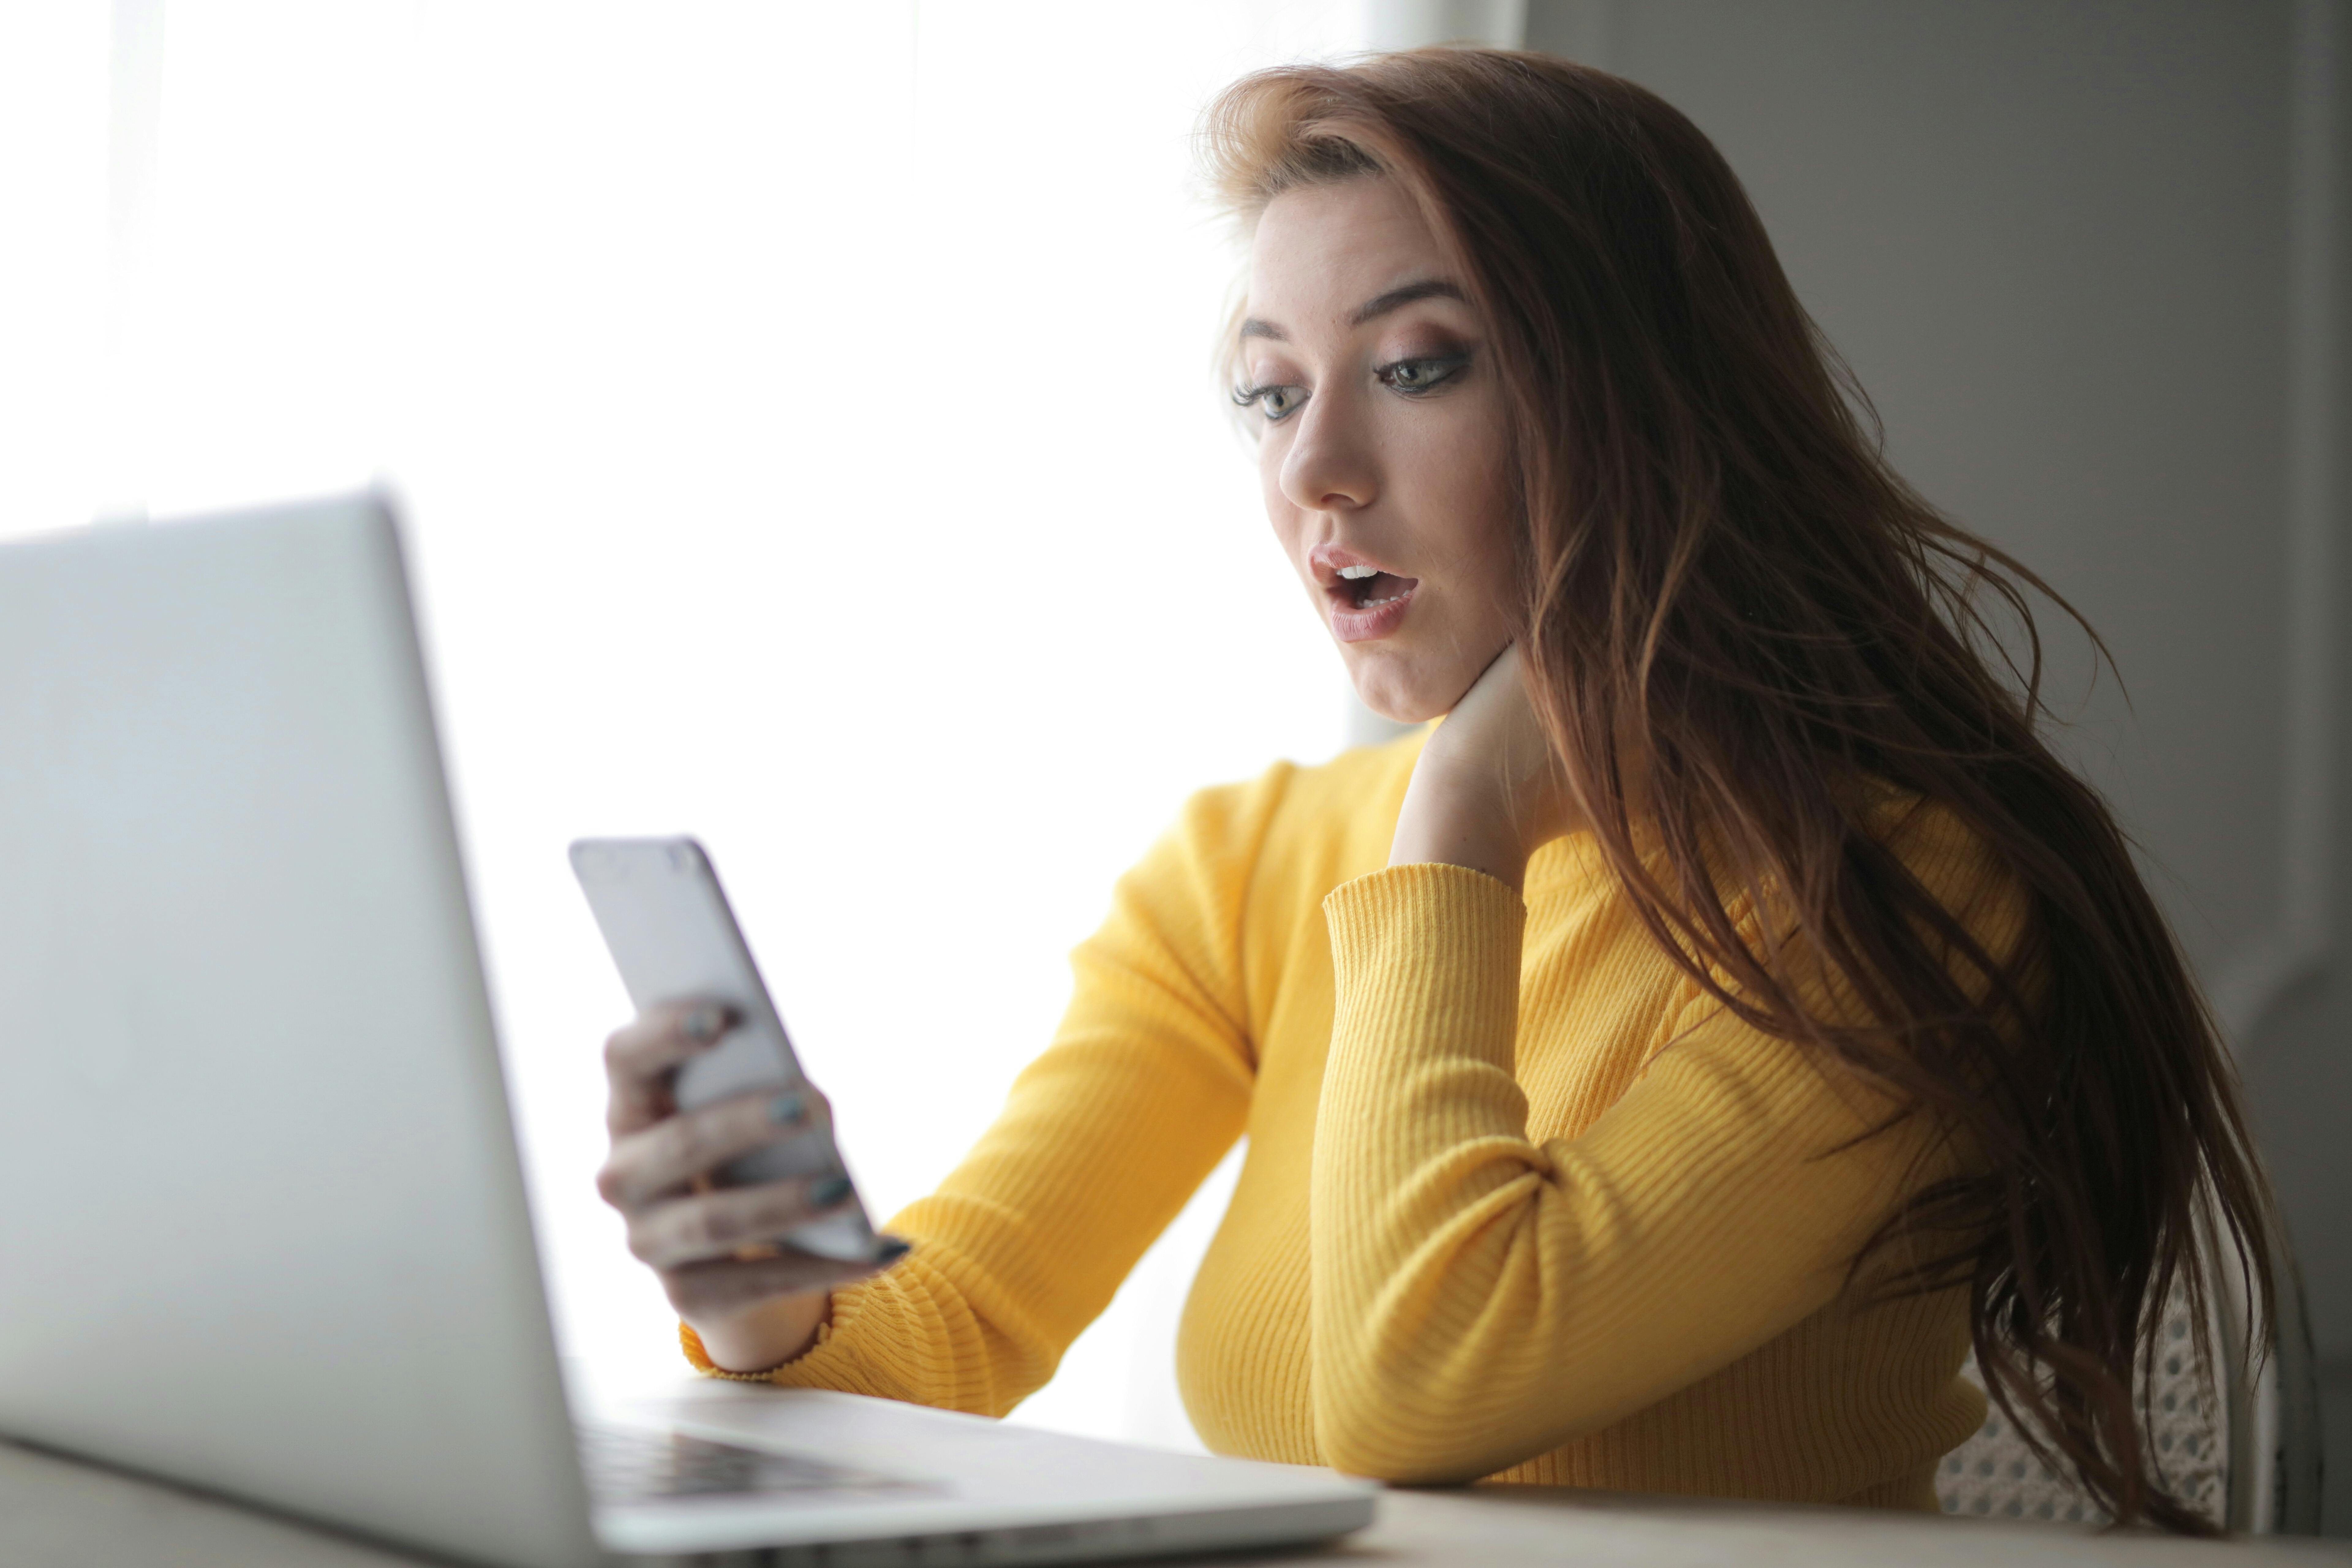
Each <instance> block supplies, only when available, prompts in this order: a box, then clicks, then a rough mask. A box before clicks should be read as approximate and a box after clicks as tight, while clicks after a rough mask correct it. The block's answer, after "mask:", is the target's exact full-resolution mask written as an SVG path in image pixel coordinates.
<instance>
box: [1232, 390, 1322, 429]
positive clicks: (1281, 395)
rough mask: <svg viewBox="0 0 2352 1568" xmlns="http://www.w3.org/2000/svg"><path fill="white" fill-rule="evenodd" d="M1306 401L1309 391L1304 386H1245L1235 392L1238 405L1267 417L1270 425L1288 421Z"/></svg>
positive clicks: (1235, 400) (1266, 420)
mask: <svg viewBox="0 0 2352 1568" xmlns="http://www.w3.org/2000/svg"><path fill="white" fill-rule="evenodd" d="M1306 401H1307V389H1306V388H1305V387H1303V386H1243V387H1236V388H1235V389H1234V403H1235V404H1236V405H1239V406H1241V407H1243V408H1255V409H1256V410H1257V411H1258V412H1259V413H1260V414H1263V415H1265V422H1266V423H1267V424H1269V425H1275V424H1279V423H1280V422H1281V421H1283V420H1285V419H1287V418H1288V417H1290V416H1291V415H1292V413H1294V412H1295V411H1296V410H1297V407H1298V405H1300V404H1302V403H1304V402H1306Z"/></svg>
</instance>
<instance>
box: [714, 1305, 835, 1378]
mask: <svg viewBox="0 0 2352 1568" xmlns="http://www.w3.org/2000/svg"><path fill="white" fill-rule="evenodd" d="M832 1315H833V1292H831V1291H830V1290H817V1291H812V1292H810V1293H808V1294H805V1295H798V1296H782V1297H777V1298H775V1299H773V1300H766V1301H762V1302H761V1303H760V1304H759V1305H758V1306H756V1307H754V1308H752V1309H751V1310H749V1311H746V1312H736V1313H730V1314H729V1315H728V1316H727V1317H724V1318H719V1319H714V1320H710V1321H699V1322H698V1321H694V1320H693V1319H688V1320H687V1326H688V1327H689V1328H691V1329H692V1330H693V1331H694V1337H695V1338H696V1339H698V1340H699V1341H701V1342H702V1353H703V1354H705V1355H707V1356H709V1358H710V1364H711V1365H712V1366H713V1367H715V1368H717V1369H718V1370H719V1371H720V1372H730V1373H760V1372H768V1371H771V1370H772V1369H774V1368H776V1367H779V1366H782V1365H783V1364H784V1363H786V1362H793V1361H798V1360H799V1359H800V1358H801V1357H802V1356H803V1355H806V1354H807V1353H808V1352H809V1351H810V1349H811V1348H812V1347H814V1345H815V1343H816V1338H817V1331H818V1330H819V1329H821V1328H822V1327H823V1326H824V1322H825V1320H826V1319H828V1318H830V1317H831V1316H832Z"/></svg>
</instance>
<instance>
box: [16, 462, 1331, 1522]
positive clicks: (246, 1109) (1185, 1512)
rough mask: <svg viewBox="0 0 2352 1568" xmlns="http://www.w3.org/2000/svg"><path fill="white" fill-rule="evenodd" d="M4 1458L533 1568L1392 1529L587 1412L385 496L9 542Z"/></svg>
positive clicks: (1219, 1466)
mask: <svg viewBox="0 0 2352 1568" xmlns="http://www.w3.org/2000/svg"><path fill="white" fill-rule="evenodd" d="M550 844H551V848H550V851H549V853H550V854H551V856H552V855H555V854H557V853H558V850H559V848H560V846H557V844H556V841H555V840H553V839H551V840H550ZM559 864H560V862H559ZM0 1019H5V1021H6V1023H5V1028H6V1043H5V1047H0V1051H5V1058H6V1065H5V1084H6V1088H5V1092H0V1186H5V1191H6V1193H7V1194H8V1196H7V1198H6V1200H5V1203H0V1434H5V1435H6V1436H13V1437H16V1438H18V1439H21V1440H25V1441H28V1442H33V1443H37V1444H40V1445H44V1446H47V1447H54V1448H57V1449H60V1450H63V1451H67V1452H70V1453H75V1454H80V1455H86V1456H89V1457H91V1458H97V1459H100V1460H104V1461H107V1462H109V1463H111V1464H116V1465H120V1466H123V1467H126V1468H132V1469H136V1470H141V1471H145V1472H149V1473H152V1474H153V1475H157V1476H161V1477H165V1478H169V1479H172V1480H174V1481H177V1482H181V1483H184V1484H188V1485H192V1486H195V1487H198V1488H203V1489H210V1490H215V1491H217V1492H221V1493H225V1494H228V1495H230V1496H234V1497H236V1498H240V1499H244V1500H250V1501H254V1502H257V1503H261V1504H265V1505H268V1506H270V1507H273V1508H277V1509H281V1510H289V1511H291V1512H294V1513H298V1514H301V1515H304V1516H307V1517H310V1518H311V1519H315V1520H319V1521H325V1522H328V1523H331V1524H333V1525H336V1526H339V1527H341V1528H343V1529H347V1530H351V1531H360V1532H362V1533H366V1534H370V1535H374V1536H378V1537H382V1538H384V1539H387V1540H390V1541H394V1542H404V1543H408V1544H411V1545H414V1546H417V1547H422V1548H425V1549H427V1550H430V1551H434V1552H443V1553H447V1554H451V1555H454V1556H457V1557H459V1558H463V1559H467V1560H469V1561H475V1562H480V1563H500V1564H530V1565H532V1568H556V1565H559V1564H566V1565H568V1564H575V1563H592V1562H600V1561H604V1560H606V1559H607V1554H620V1555H637V1554H643V1555H647V1556H656V1557H677V1556H686V1555H689V1554H696V1553H704V1552H729V1551H738V1550H750V1551H752V1552H754V1553H755V1560H760V1561H772V1562H779V1563H791V1562H800V1561H812V1562H815V1561H824V1562H845V1561H856V1562H858V1563H867V1562H874V1563H888V1562H899V1561H905V1562H918V1561H919V1562H922V1563H953V1562H1001V1563H1043V1562H1051V1561H1065V1560H1074V1559H1086V1558H1102V1557H1115V1556H1124V1555H1133V1554H1140V1553H1165V1552H1180V1551H1187V1550H1192V1549H1196V1548H1197V1549H1206V1548H1213V1547H1232V1546H1237V1545H1244V1544H1253V1543H1260V1542H1283V1541H1300V1540H1311V1539H1316V1538H1319V1537H1325V1536H1330V1535H1336V1534H1339V1533H1342V1532H1344V1531H1349V1530H1351V1529H1353V1528H1355V1527H1357V1526H1359V1525H1361V1524H1364V1523H1366V1522H1368V1521H1370V1518H1371V1514H1372V1508H1373V1497H1372V1495H1371V1490H1370V1488H1368V1487H1365V1486H1362V1485H1360V1484H1358V1483H1355V1482H1352V1481H1348V1480H1344V1479H1339V1478H1336V1477H1333V1476H1331V1475H1328V1474H1327V1473H1325V1472H1322V1471H1318V1470H1312V1469H1304V1468H1291V1467H1286V1466H1276V1465H1258V1464H1250V1463H1245V1462H1243V1461H1239V1460H1230V1459H1213V1458H1192V1457H1189V1456H1183V1455H1175V1454H1165V1453H1157V1452H1152V1451H1149V1450H1144V1449H1137V1448H1127V1447H1120V1446H1118V1445H1114V1444H1108V1443H1096V1442H1088V1441H1086V1440H1083V1439H1079V1438H1074V1437H1065V1436H1056V1435H1053V1434H1048V1433H1044V1432H1037V1431H1028V1430H1022V1429H1018V1428H1011V1427H1004V1426H998V1425H996V1424H994V1423H992V1422H987V1421H982V1420H979V1419H976V1418H973V1417H970V1416H963V1415H952V1414H948V1413H944V1412H939V1411H931V1410H924V1409H919V1408H917V1407H914V1406H911V1405H896V1404H891V1403H888V1402H886V1401H880V1400H871V1399H864V1398H859V1397H856V1396H854V1395H850V1394H824V1393H809V1392H796V1391H791V1390H782V1389H774V1388H769V1387H765V1386H758V1385H750V1384H731V1383H719V1382H709V1381H706V1382H698V1381H696V1380H694V1379H693V1378H691V1377H690V1376H683V1375H682V1376H681V1377H680V1379H679V1380H678V1381H677V1384H674V1385H665V1386H664V1388H663V1389H662V1390H660V1391H657V1392H655V1393H652V1394H640V1395H638V1396H636V1397H633V1398H631V1397H621V1398H604V1399H600V1400H598V1401H597V1402H596V1405H595V1407H594V1408H593V1409H591V1408H583V1409H578V1410H575V1409H572V1408H569V1407H568V1406H567V1404H566V1399H565V1391H564V1386H563V1382H562V1376H561V1374H560V1373H559V1369H558V1364H557V1360H556V1353H555V1346H554V1343H553V1341H552V1337H551V1331H550V1329H549V1324H548V1316H547V1310H546V1303H545V1300H544V1299H543V1297H542V1293H541V1277H540V1269H539V1265H538V1261H537V1258H536V1255H535V1253H534V1250H533V1246H532V1239H531V1228H530V1216H529V1215H528V1214H527V1213H526V1212H525V1208H524V1202H523V1188H522V1179H521V1173H520V1166H519V1163H518V1160H517V1157H516V1151H515V1145H514V1140H513V1133H512V1128H511V1124H510V1122H509V1118H508V1110H507V1101H506V1089H505V1086H504V1083H503V1081H502V1079H501V1077H500V1071H499V1058H498V1052H497V1048H496V1042H495V1040H494V1037H493V1035H492V1030H491V1022H490V1014H489V1010H488V1004H487V1002H486V999H485V995H484V989H483V982H482V975H481V968H480V963H479V959H478V954H477V950H476V946H475V941H474V931H473V923H472V915H471V911H470V908H469V905H468V902H467V891H466V879H465V874H464V870H463V868H462V867H461V865H460V864H459V860H458V855H457V839H456V835H455V832H454V828H453V825H452V822H451V818H450V809H449V804H448V796H447V793H446V788H445V786H444V783H443V776H442V770H441V761H440V756H439V753H438V750H437V747H436V740H435V732H434V723H433V714H432V709H431V704H430V702H429V700H428V698H427V692H426V687H425V677H424V671H423V666H422V661H421V658H420V654H419V649H418V647H417V641H416V635H415V627H414V622H413V620H412V618H411V616H410V612H409V602H408V595H407V590H406V586H405V580H404V574H403V569H402V562H401V547H400V540H399V534H398V531H397V529H396V527H395V525H394V520H393V518H392V516H391V513H390V510H389V509H388V508H387V506H386V505H385V503H384V502H383V500H381V499H380V498H377V497H373V496H365V495H362V496H356V497H352V498H348V499H341V500H329V501H321V502H317V503H313V504H306V505H300V506H290V507H285V508H279V509H276V510H266V511H253V512H247V513H242V514H238V515H233V516H223V517H217V518H212V519H207V520H199V521H191V522H184V523H171V524H154V525H142V524H124V525H113V526H103V527H97V528H90V529H85V530H79V531H72V532H69V533H64V534H57V535H50V536H47V537H42V538H37V539H27V540H22V541H18V542H11V543H7V544H5V545H0ZM575 1418H579V1419H577V1420H575Z"/></svg>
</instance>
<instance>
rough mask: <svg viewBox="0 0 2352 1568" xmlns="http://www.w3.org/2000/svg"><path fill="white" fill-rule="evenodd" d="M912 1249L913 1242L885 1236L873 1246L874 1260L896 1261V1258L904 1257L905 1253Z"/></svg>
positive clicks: (882, 1261) (878, 1261) (880, 1261)
mask: <svg viewBox="0 0 2352 1568" xmlns="http://www.w3.org/2000/svg"><path fill="white" fill-rule="evenodd" d="M914 1250H915V1244H914V1243H913V1242H911V1241H901V1240H899V1239H898V1237H895V1236H886V1237H883V1238H882V1239H881V1242H880V1243H879V1244H878V1245H877V1247H875V1248H874V1261H875V1262H877V1263H896V1262H898V1259H900V1258H904V1257H906V1256H907V1254H908V1253H910V1252H912V1251H914Z"/></svg>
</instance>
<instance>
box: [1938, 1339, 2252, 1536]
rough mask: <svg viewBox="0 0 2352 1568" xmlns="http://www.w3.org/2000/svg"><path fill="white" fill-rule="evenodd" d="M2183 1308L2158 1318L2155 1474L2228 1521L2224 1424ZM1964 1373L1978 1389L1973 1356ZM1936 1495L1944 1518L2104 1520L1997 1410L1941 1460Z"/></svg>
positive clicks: (2152, 1429) (2153, 1384) (2152, 1421)
mask: <svg viewBox="0 0 2352 1568" xmlns="http://www.w3.org/2000/svg"><path fill="white" fill-rule="evenodd" d="M2189 1328H2190V1320H2189V1309H2188V1306H2187V1304H2186V1303H2184V1302H2180V1301H2175V1302H2174V1303H2173V1304H2172V1306H2171V1308H2170V1309H2169V1310H2168V1311H2167V1312H2166V1313H2165V1315H2164V1323H2163V1327H2162V1328H2161V1329H2160V1330H2159V1331H2158V1340H2157V1346H2158V1349H2157V1355H2156V1363H2155V1365H2154V1366H2153V1367H2152V1368H2151V1369H2150V1372H2149V1376H2148V1381H2147V1388H2146V1390H2145V1393H2146V1394H2147V1418H2148V1422H2149V1427H2148V1432H2147V1437H2148V1441H2149V1442H2150V1443H2151V1444H2152V1445H2153V1446H2154V1448H2155V1451H2156V1465H2157V1468H2158V1472H2159V1473H2160V1474H2161V1475H2162V1476H2163V1477H2164V1479H2165V1481H2166V1483H2167V1485H2168V1487H2169V1488H2170V1489H2171V1491H2172V1493H2173V1495H2174V1496H2175V1497H2178V1498H2179V1499H2180V1500H2182V1501H2183V1502H2185V1503H2187V1504H2188V1505H2189V1507H2191V1508H2193V1509H2195V1510H2197V1511H2198V1512H2200V1513H2201V1514H2203V1515H2205V1516H2206V1517H2207V1518H2208V1519H2210V1520H2211V1521H2213V1522H2214V1523H2215V1524H2216V1525H2223V1524H2226V1523H2227V1522H2228V1514H2229V1499H2230V1476H2229V1452H2230V1443H2229V1421H2228V1416H2227V1415H2226V1414H2225V1412H2224V1409H2223V1406H2222V1405H2221V1401H2220V1399H2219V1398H2218V1397H2217V1395H2216V1393H2215V1391H2214V1389H2213V1388H2212V1387H2211V1386H2210V1384H2209V1382H2208V1380H2207V1379H2206V1378H2205V1377H2204V1375H2203V1374H2202V1373H2201V1371H2200V1368H2199V1366H2198V1364H2197V1355H2196V1347H2195V1342H2194V1339H2193V1336H2192V1335H2191V1334H2190V1331H2189ZM1960 1370H1961V1373H1962V1374H1963V1375H1965V1376H1966V1377H1967V1378H1968V1379H1969V1381H1970V1382H1972V1383H1974V1384H1977V1385H1978V1386H1979V1387H1980V1388H1981V1387H1982V1386H1983V1385H1984V1379H1983V1378H1982V1376H1980V1375H1979V1373H1978V1371H1977V1363H1976V1357H1975V1356H1973V1355H1971V1356H1970V1357H1969V1360H1968V1363H1967V1364H1966V1365H1964V1366H1963V1367H1962V1368H1961V1369H1960ZM1936 1496H1937V1499H1938V1500H1941V1501H1942V1503H1943V1505H1944V1511H1945V1512H1946V1513H1969V1514H1985V1515H1990V1516H1992V1517H1996V1518H2001V1519H2038V1520H2049V1521H2053V1522H2057V1523H2083V1524H2104V1523H2105V1522H2106V1520H2107V1516H2106V1514H2105V1512H2104V1511H2103V1510H2100V1508H2099V1507H2098V1505H2097V1504H2095V1503H2094V1502H2093V1501H2092V1500H2091V1498H2090V1495H2089V1494H2088V1493H2086V1492H2084V1490H2083V1489H2081V1488H2080V1487H2079V1486H2077V1485H2076V1484H2075V1482H2074V1478H2072V1477H2071V1476H2067V1477H2061V1476H2057V1475H2053V1474H2052V1473H2051V1471H2050V1470H2049V1469H2048V1468H2046V1467H2045V1466H2043V1465H2042V1462H2041V1461H2040V1460H2039V1459H2036V1458H2034V1457H2033V1451H2032V1449H2031V1448H2029V1447H2026V1444H2025V1439H2024V1438H2023V1437H2021V1436H2019V1435H2018V1431H2017V1428H2016V1426H2014V1425H2013V1424H2012V1423H2011V1421H2010V1419H2009V1417H2008V1416H2006V1415H2002V1414H2001V1412H2000V1408H1999V1407H1998V1406H1995V1407H1994V1408H1993V1409H1991V1410H1990V1411H1989V1412H1987V1414H1986V1415H1985V1424H1984V1425H1983V1426H1980V1427H1979V1428H1977V1433H1976V1436H1973V1437H1970V1438H1969V1440H1968V1441H1967V1442H1965V1443H1963V1444H1961V1445H1960V1446H1959V1447H1957V1448H1955V1449H1953V1450H1952V1451H1951V1452H1950V1453H1949V1454H1948V1455H1946V1456H1945V1457H1944V1462H1943V1464H1942V1465H1941V1466H1940V1467H1939V1468H1937V1472H1936Z"/></svg>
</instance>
